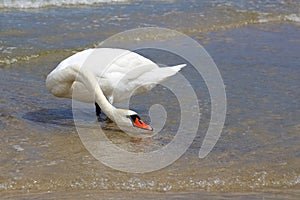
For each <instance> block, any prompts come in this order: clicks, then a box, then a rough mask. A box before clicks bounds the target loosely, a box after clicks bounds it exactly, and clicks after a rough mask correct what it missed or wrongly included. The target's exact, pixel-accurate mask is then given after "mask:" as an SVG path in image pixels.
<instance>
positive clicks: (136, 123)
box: [133, 118, 153, 131]
mask: <svg viewBox="0 0 300 200" xmlns="http://www.w3.org/2000/svg"><path fill="white" fill-rule="evenodd" d="M133 126H135V127H138V128H141V129H145V130H148V131H153V128H152V127H151V126H149V125H148V124H146V123H145V122H143V121H142V120H141V119H139V118H135V120H134V121H133Z"/></svg>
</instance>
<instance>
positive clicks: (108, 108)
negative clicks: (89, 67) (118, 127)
mask: <svg viewBox="0 0 300 200" xmlns="http://www.w3.org/2000/svg"><path fill="white" fill-rule="evenodd" d="M94 88H95V102H97V104H98V105H99V106H100V108H101V110H103V112H104V113H105V115H106V116H107V117H108V118H109V119H111V120H114V117H115V114H116V108H115V107H114V106H113V105H112V104H110V103H109V101H108V100H107V99H106V97H105V96H104V94H103V92H102V90H101V88H100V86H99V84H98V82H97V83H96V84H95V87H94Z"/></svg>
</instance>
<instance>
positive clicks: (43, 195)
mask: <svg viewBox="0 0 300 200" xmlns="http://www.w3.org/2000/svg"><path fill="white" fill-rule="evenodd" d="M1 195H2V197H1V199H3V200H7V199H14V200H19V199H24V198H26V199H27V198H28V199H44V200H47V199H74V197H76V199H111V200H119V199H121V200H122V199H124V200H127V199H133V200H138V199H143V200H152V199H167V200H168V199H187V200H198V199H228V200H229V199H233V198H235V199H236V198H239V199H243V200H253V199H264V198H270V199H289V200H298V199H299V197H300V188H299V189H288V190H284V191H283V190H272V189H271V190H263V191H256V192H208V191H198V192H197V191H192V192H151V191H114V190H69V191H51V192H36V193H34V192H33V193H31V192H30V193H18V194H11V193H1Z"/></svg>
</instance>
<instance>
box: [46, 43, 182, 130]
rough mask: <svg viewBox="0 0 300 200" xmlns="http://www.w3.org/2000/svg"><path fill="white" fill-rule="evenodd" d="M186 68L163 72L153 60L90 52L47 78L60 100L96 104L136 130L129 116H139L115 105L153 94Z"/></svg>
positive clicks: (128, 54) (120, 53) (120, 51)
mask: <svg viewBox="0 0 300 200" xmlns="http://www.w3.org/2000/svg"><path fill="white" fill-rule="evenodd" d="M184 66H185V64H182V65H177V66H174V67H163V68H160V67H159V66H158V65H156V64H155V63H154V62H152V61H151V60H149V59H147V58H145V57H143V56H141V55H139V54H137V53H135V52H131V51H128V50H124V49H111V48H98V49H87V50H84V51H81V52H78V53H76V54H74V55H72V56H70V57H68V58H67V59H65V60H63V61H62V62H61V63H60V64H59V65H58V66H57V67H56V68H55V69H54V70H53V71H52V72H51V73H50V74H49V75H48V76H47V79H46V86H47V88H48V90H49V91H50V92H51V93H52V94H53V95H54V96H57V97H62V98H74V99H76V100H78V101H82V102H90V103H94V102H96V103H97V104H98V105H99V106H100V108H101V110H102V111H103V112H104V113H105V114H106V115H107V116H108V117H109V118H110V119H111V120H113V121H115V122H116V123H117V124H118V125H119V124H120V123H121V122H122V121H123V122H125V124H126V123H127V125H131V126H132V124H134V122H133V121H132V120H135V119H136V118H134V119H130V118H129V119H128V116H137V114H136V113H135V112H134V111H131V110H123V109H117V108H115V107H114V106H113V105H112V104H113V103H115V102H120V101H122V100H124V99H128V98H130V97H131V96H132V95H135V94H141V93H145V92H147V91H149V90H151V89H152V88H153V87H154V86H155V85H156V84H158V83H160V82H162V81H163V80H165V79H167V78H168V77H170V76H173V75H174V74H176V73H177V72H178V71H179V70H180V69H181V68H182V67H184ZM75 91H76V94H75ZM125 116H126V118H124V117H125ZM137 117H138V116H137ZM138 118H139V117H138ZM139 121H141V120H139ZM150 128H151V127H150ZM150 128H149V127H146V128H145V127H144V129H149V130H150Z"/></svg>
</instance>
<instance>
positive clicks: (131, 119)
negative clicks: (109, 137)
mask: <svg viewBox="0 0 300 200" xmlns="http://www.w3.org/2000/svg"><path fill="white" fill-rule="evenodd" d="M114 121H115V122H116V123H117V125H118V126H119V127H120V128H121V129H122V130H124V131H126V132H129V133H132V134H134V136H137V135H136V134H138V133H147V132H148V133H149V132H152V131H153V128H152V127H151V126H150V125H148V124H146V123H145V122H144V121H143V120H142V119H141V117H140V116H139V115H138V114H137V113H136V112H134V111H132V110H126V109H116V113H115V116H114Z"/></svg>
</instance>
